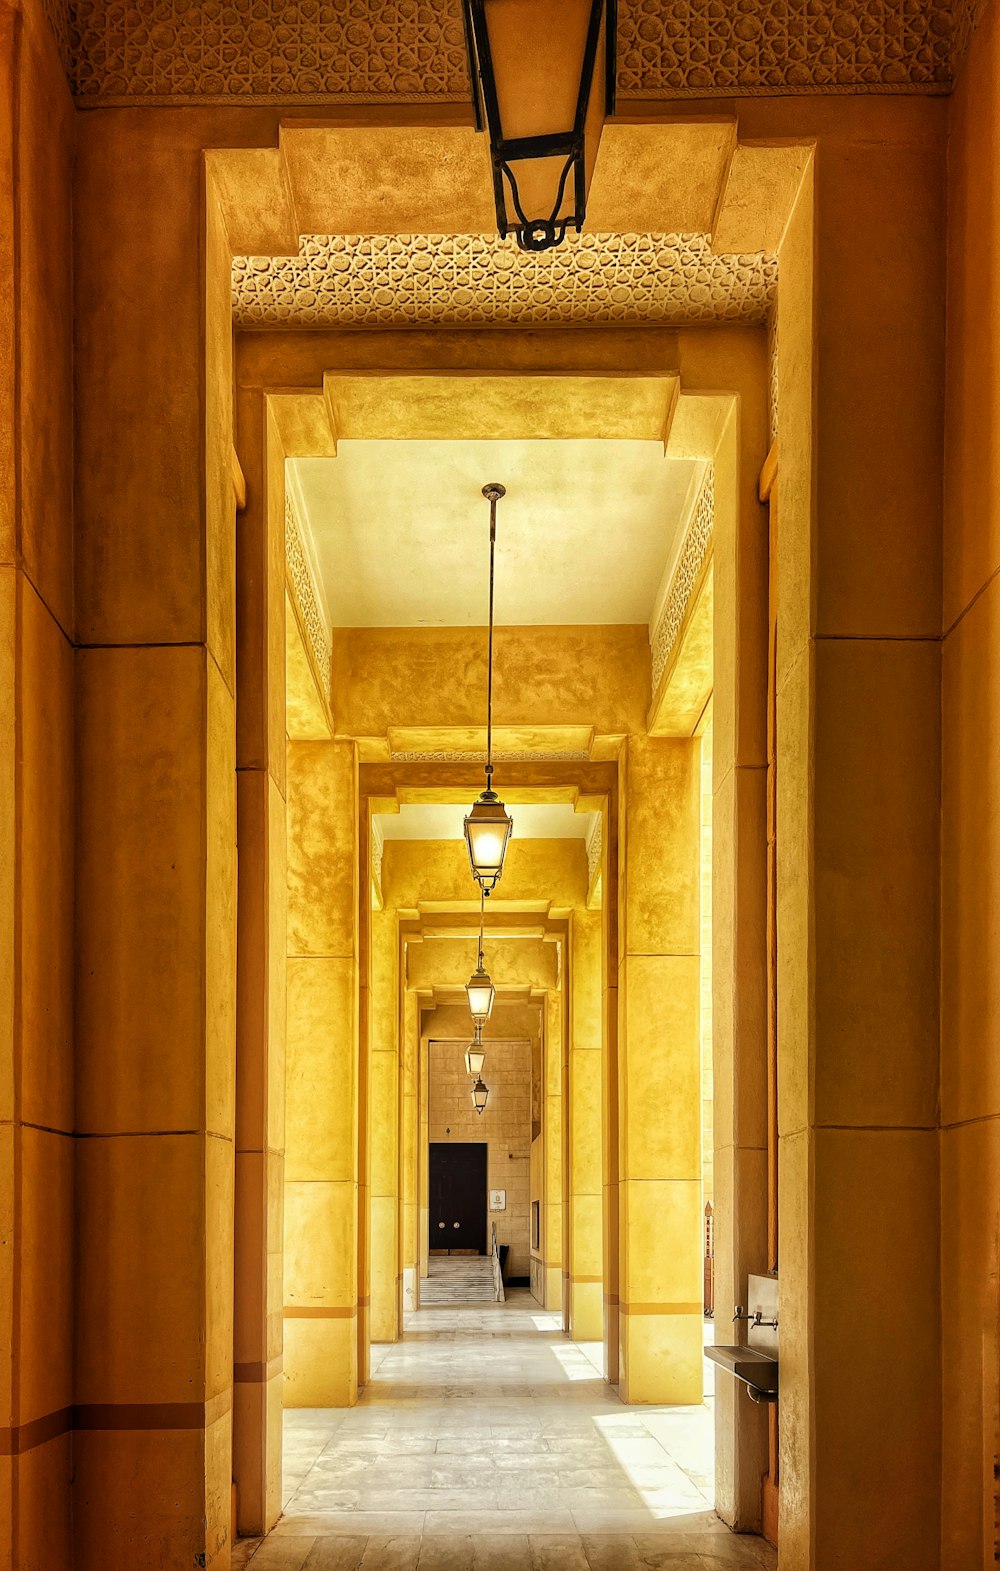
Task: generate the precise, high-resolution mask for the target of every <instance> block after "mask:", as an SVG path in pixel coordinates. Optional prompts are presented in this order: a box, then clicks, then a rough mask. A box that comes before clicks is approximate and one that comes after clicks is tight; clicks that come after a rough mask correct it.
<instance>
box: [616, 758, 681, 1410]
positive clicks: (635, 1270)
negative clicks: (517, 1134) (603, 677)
mask: <svg viewBox="0 0 1000 1571" xmlns="http://www.w3.org/2000/svg"><path fill="white" fill-rule="evenodd" d="M698 751H699V749H698V744H697V743H696V742H689V741H667V740H655V739H651V738H632V739H630V740H629V741H628V742H627V743H626V744H625V745H624V747H623V749H622V753H621V755H620V760H619V770H620V782H619V789H620V794H621V808H620V814H619V825H620V828H619V912H620V926H619V934H618V940H619V1007H618V1015H619V1040H618V1087H619V1126H620V1155H619V1161H620V1177H619V1209H620V1227H621V1234H620V1251H621V1268H620V1271H621V1274H620V1285H619V1296H620V1300H621V1323H620V1342H621V1373H620V1381H621V1390H622V1395H623V1396H624V1398H625V1400H626V1401H628V1402H685V1403H687V1402H700V1401H701V1395H702V1263H701V1262H702V1256H701V1118H700V1110H701V1085H700V1072H701V1062H700V1043H699V985H698V984H699V960H698V942H699V934H698V925H699V924H698V913H699V861H698V858H699V835H700V800H699V788H700V780H699V768H698V762H699V760H698Z"/></svg>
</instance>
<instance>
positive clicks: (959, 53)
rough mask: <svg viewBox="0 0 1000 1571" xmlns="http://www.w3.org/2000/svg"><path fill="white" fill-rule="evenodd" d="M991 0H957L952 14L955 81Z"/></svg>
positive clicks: (952, 60) (952, 50) (952, 52)
mask: <svg viewBox="0 0 1000 1571" xmlns="http://www.w3.org/2000/svg"><path fill="white" fill-rule="evenodd" d="M988 3H989V0H955V4H954V6H953V7H952V16H951V75H952V80H953V81H954V80H955V78H957V76H958V73H959V71H960V70H961V68H962V62H963V60H964V59H965V57H966V55H967V54H968V52H969V45H970V44H971V43H972V37H973V34H974V33H975V31H976V28H977V27H978V26H979V23H980V19H981V18H982V15H983V12H984V11H985V10H986V7H987V5H988Z"/></svg>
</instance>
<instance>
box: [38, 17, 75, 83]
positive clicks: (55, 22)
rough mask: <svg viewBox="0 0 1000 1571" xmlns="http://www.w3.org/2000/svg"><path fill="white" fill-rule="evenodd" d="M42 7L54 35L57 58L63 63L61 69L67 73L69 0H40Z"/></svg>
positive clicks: (69, 50) (68, 64)
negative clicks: (57, 52) (57, 51)
mask: <svg viewBox="0 0 1000 1571" xmlns="http://www.w3.org/2000/svg"><path fill="white" fill-rule="evenodd" d="M42 9H43V11H44V12H45V15H46V17H47V19H48V24H49V26H50V27H51V29H52V32H53V36H54V37H55V41H56V46H57V47H58V50H59V58H60V59H61V61H62V63H63V70H64V71H66V73H67V74H69V71H70V57H71V53H72V39H71V32H72V21H71V17H70V12H71V10H72V4H71V0H42Z"/></svg>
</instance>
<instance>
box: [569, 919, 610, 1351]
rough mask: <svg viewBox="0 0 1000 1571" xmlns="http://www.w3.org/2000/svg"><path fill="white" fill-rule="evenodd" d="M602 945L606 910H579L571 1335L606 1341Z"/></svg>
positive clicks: (573, 1012) (574, 945)
mask: <svg viewBox="0 0 1000 1571" xmlns="http://www.w3.org/2000/svg"><path fill="white" fill-rule="evenodd" d="M602 942H603V926H602V914H601V912H600V911H574V913H573V921H572V927H571V930H570V999H569V1007H570V1027H569V1042H568V1075H567V1095H568V1102H569V1106H568V1108H567V1114H566V1119H567V1137H568V1143H567V1160H568V1165H569V1175H568V1177H569V1183H568V1186H567V1192H568V1200H569V1205H568V1215H567V1217H566V1219H565V1220H566V1229H567V1238H566V1245H567V1247H566V1266H567V1269H568V1272H569V1305H568V1307H569V1330H570V1335H571V1336H572V1337H574V1338H575V1339H576V1340H577V1341H588V1342H598V1341H600V1339H601V1337H602V1336H603V1334H604V1304H603V1297H604V1261H603V1216H602V1212H603V1201H602V1182H603V1175H602V1163H601V1090H602V1087H601V1067H602V1064H601V1058H602V1052H603V1047H604V1040H603V1032H602V1029H601V1013H602V1009H601V978H602V970H603V967H602V953H601V946H602Z"/></svg>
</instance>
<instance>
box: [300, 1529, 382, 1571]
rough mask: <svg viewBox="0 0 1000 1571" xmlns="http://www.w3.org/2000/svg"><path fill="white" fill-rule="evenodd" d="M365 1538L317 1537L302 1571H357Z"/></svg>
mask: <svg viewBox="0 0 1000 1571" xmlns="http://www.w3.org/2000/svg"><path fill="white" fill-rule="evenodd" d="M367 1543H368V1539H367V1538H354V1537H351V1538H317V1539H315V1540H314V1542H313V1546H312V1548H311V1549H310V1551H309V1553H308V1555H307V1556H306V1558H305V1563H304V1565H303V1567H302V1571H358V1568H359V1566H360V1565H361V1563H362V1560H363V1558H364V1553H365V1547H366V1545H367Z"/></svg>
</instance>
